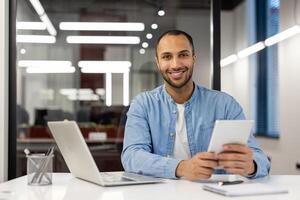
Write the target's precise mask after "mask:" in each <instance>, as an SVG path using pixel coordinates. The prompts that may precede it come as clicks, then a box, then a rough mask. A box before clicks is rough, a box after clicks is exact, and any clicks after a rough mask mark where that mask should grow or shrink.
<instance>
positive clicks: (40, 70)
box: [26, 67, 75, 74]
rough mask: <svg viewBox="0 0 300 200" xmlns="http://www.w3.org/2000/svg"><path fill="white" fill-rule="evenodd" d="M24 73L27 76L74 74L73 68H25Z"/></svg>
mask: <svg viewBox="0 0 300 200" xmlns="http://www.w3.org/2000/svg"><path fill="white" fill-rule="evenodd" d="M26 72H27V73H29V74H58V73H74V72H75V67H27V68H26Z"/></svg>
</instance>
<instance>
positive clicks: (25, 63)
mask: <svg viewBox="0 0 300 200" xmlns="http://www.w3.org/2000/svg"><path fill="white" fill-rule="evenodd" d="M71 65H72V63H71V61H61V60H20V61H19V62H18V66H19V67H71Z"/></svg>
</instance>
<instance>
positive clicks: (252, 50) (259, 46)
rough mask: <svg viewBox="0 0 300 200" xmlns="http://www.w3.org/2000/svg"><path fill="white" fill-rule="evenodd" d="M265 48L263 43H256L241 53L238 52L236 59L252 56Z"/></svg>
mask: <svg viewBox="0 0 300 200" xmlns="http://www.w3.org/2000/svg"><path fill="white" fill-rule="evenodd" d="M264 48H265V44H264V43H263V42H258V43H256V44H254V45H252V46H250V47H248V48H246V49H243V50H241V51H239V52H238V57H239V58H245V57H247V56H249V55H251V54H254V53H256V52H258V51H260V50H262V49H264Z"/></svg>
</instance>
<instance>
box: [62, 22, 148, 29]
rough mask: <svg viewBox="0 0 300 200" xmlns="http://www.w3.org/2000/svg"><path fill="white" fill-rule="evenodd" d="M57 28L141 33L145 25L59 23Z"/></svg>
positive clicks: (128, 23)
mask: <svg viewBox="0 0 300 200" xmlns="http://www.w3.org/2000/svg"><path fill="white" fill-rule="evenodd" d="M59 28H60V29H61V30H69V31H143V30H145V24H144V23H134V22H61V23H60V24H59Z"/></svg>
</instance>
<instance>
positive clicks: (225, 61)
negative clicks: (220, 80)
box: [220, 54, 238, 67]
mask: <svg viewBox="0 0 300 200" xmlns="http://www.w3.org/2000/svg"><path fill="white" fill-rule="evenodd" d="M237 60H238V57H237V55H235V54H233V55H231V56H228V57H226V58H224V59H222V60H221V63H220V65H221V67H225V66H226V65H229V64H231V63H233V62H235V61H237Z"/></svg>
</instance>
